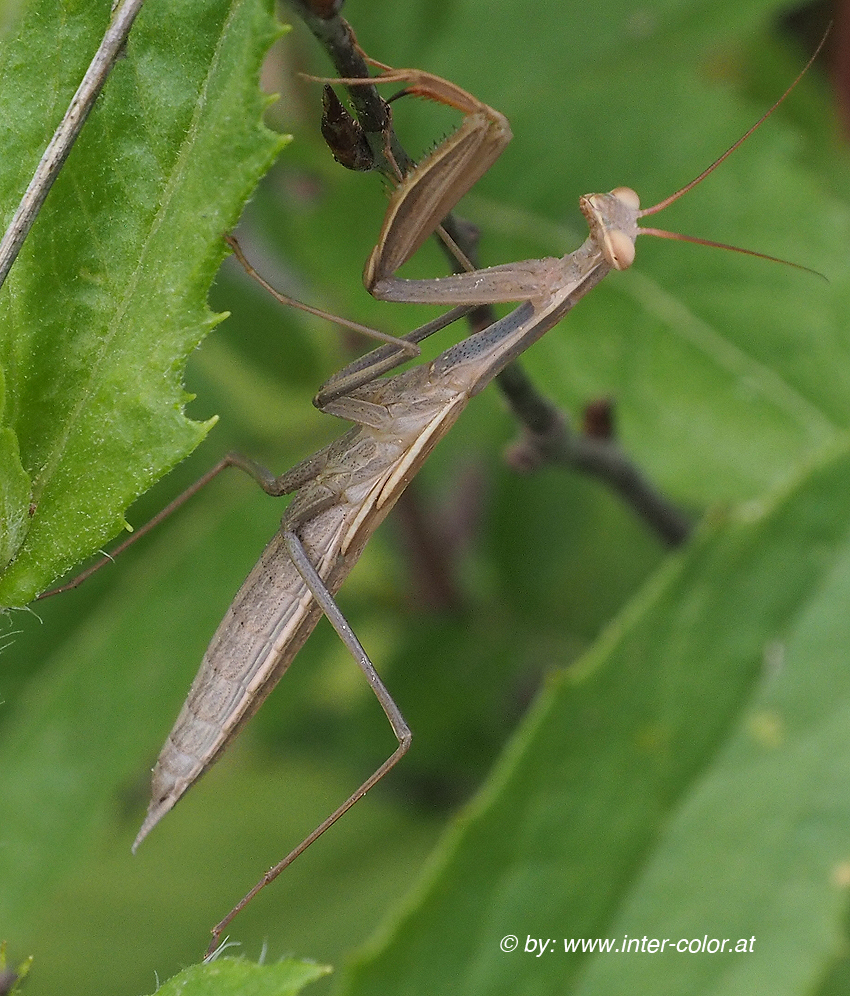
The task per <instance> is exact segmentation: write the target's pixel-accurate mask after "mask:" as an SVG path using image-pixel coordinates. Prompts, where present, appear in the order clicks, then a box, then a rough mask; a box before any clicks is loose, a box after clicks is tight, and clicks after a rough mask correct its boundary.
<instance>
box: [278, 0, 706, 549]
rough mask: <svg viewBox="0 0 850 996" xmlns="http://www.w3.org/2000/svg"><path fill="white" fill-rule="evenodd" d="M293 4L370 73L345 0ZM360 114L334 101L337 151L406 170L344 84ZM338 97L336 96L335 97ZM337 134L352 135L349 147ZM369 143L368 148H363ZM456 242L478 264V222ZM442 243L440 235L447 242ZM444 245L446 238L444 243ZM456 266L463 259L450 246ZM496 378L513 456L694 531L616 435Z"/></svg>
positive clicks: (356, 71)
mask: <svg viewBox="0 0 850 996" xmlns="http://www.w3.org/2000/svg"><path fill="white" fill-rule="evenodd" d="M290 3H291V4H292V6H293V8H294V9H295V10H296V12H297V13H298V15H299V16H300V17H301V19H302V20H303V21H304V23H305V24H306V25H307V27H308V29H309V30H310V31H311V32H312V34H313V35H314V36H315V38H316V39H317V40H318V41H319V42H320V44H321V45H322V46H323V48H324V49H325V51H326V52H327V54H328V56H329V58H330V60H331V62H332V63H333V64H334V67H335V69H336V70H337V73H338V74H339V76H341V77H347V78H358V79H367V78H368V77H369V76H370V75H371V74H370V72H369V64H368V63H367V61H366V59H365V57H364V54H363V52H362V51H361V49H360V47H359V46H358V45H357V39H356V37H355V35H354V32H353V30H352V29H351V27H350V25H349V24H348V22H347V21H345V20H344V19H343V18H342V17H340V16H339V10H340V8H341V7H342V0H290ZM346 89H347V90H348V93H349V96H350V98H351V102H352V105H353V107H354V110H355V113H356V117H357V121H356V122H354V121H353V119H351V123H349V122H347V121H345V120H344V118H342V117H341V114H344V113H347V112H345V111H344V108H342V105H339V106H338V107H337V106H336V105H333V112H332V114H333V116H334V125H333V126H334V128H336V129H337V134H339V135H342V136H343V138H341V139H332V143H331V144H332V148H333V149H334V155H335V156H336V158H337V159H338V160H339V161H341V162H343V164H344V165H349V163H348V162H345V161H344V160H346V159H349V160H350V161H351V162H356V165H353V166H351V165H349V168H354V169H375V170H378V171H379V172H381V173H383V174H384V175H385V176H388V177H390V178H391V179H395V178H396V168H398V169H399V170H401V172H402V173H406V172H407V171H408V170H410V169H411V168H412V167H413V165H414V163H413V160H412V159H411V158H410V157H409V156H408V155H407V153H406V152H405V151H404V149H403V148H402V146H401V143H400V142H399V140H398V138H397V136H396V134H395V132H394V131H393V128H392V118H391V114H390V111H389V105H388V104H387V103H386V102H385V101H384V100H383V99H382V98H381V96H380V95H379V94H378V91H377V88H376V87H374V86H360V85H352V86H348V87H347V88H346ZM337 104H338V101H337ZM334 142H337V143H339V142H343V143H350V144H349V145H348V146H347V147H345V148H340V146H339V144H337V145H336V146H334ZM366 146H368V149H369V150H370V152H369V154H365V153H364V151H363V150H364V148H365V147H366ZM443 228H444V229H445V230H446V231H447V232H448V234H449V235H450V237H451V239H452V240H453V241H454V242H455V243H456V245H457V246H458V248H459V249H460V250H461V251H462V253H463V254H464V255H465V256H466V258H467V259H468V260H470V261H471V262H472V263H473V265H475V266H477V265H478V241H479V233H478V229H477V228H476V227H475V226H474V225H472V224H470V223H469V222H467V221H464V220H462V219H459V218H457V217H456V216H454V215H449V216H448V217H447V218H446V219H445V220H444V221H443ZM441 245H442V243H441ZM443 248H444V249H446V247H445V246H443ZM446 254H447V256H448V257H449V259H450V260H451V265H452V268H453V269H456V268H457V265H458V264H457V262H456V260H455V258H454V257H453V256H452V255H451V252H450V251H449V250H448V249H446ZM495 320H496V315H495V312H494V310H493V308H492V307H490V306H489V305H484V306H482V307H479V308H476V309H474V311H472V312H471V313H470V315H469V317H468V319H467V321H468V322H469V324H470V325H471V326H472V330H473V332H475V331H478V330H480V329H483V328H486V327H487V326H489V325H491V324H492V323H493V322H494V321H495ZM497 383H498V385H499V388H500V390H501V391H502V393H503V394H504V396H505V398H506V400H507V402H508V405H509V406H510V408H511V411H512V412H513V414H514V416H515V417H516V418H517V420H518V421H519V422H520V424H521V425H522V427H523V435H522V439H521V441H520V442H519V443H518V444H515V445H514V447H513V448H512V450H511V459H512V460H513V462H514V464H515V465H517V464H522V465H523V466H525V467H526V469H530V468H531V467H537V466H539V465H540V464H542V463H544V462H549V463H555V464H558V465H561V466H564V467H568V468H570V469H572V470H578V471H580V472H582V473H585V474H588V475H590V476H592V477H594V478H596V479H597V480H600V481H602V482H603V483H604V484H606V485H607V486H608V487H609V488H610V489H611V490H612V491H614V492H615V493H616V494H618V495H620V497H621V498H622V499H623V501H624V502H625V503H626V504H627V505H628V506H629V507H630V508H631V509H632V510H633V511H634V512H635V513H636V514H638V515H639V516H640V517H641V518H642V519H643V520H644V521H645V522H646V523H647V525H648V526H649V527H650V528H651V529H653V530H654V531H655V533H656V534H657V535H658V536H659V537H660V538H661V539H662V540H663V541H664V542H665V543H667V544H669V545H670V546H676V545H678V544H680V543H682V542H684V541H685V540H686V539H687V537H688V535H689V533H690V529H691V526H690V523H689V522H688V520H687V518H686V517H685V516H684V515H683V514H682V513H681V512H680V511H679V510H678V509H677V508H676V507H675V506H674V505H673V504H672V503H671V502H670V501H669V500H668V499H666V498H665V497H664V495H662V494H661V493H660V491H658V489H657V488H656V487H655V486H654V485H652V484H651V483H650V482H649V480H648V479H647V478H646V476H645V475H644V474H643V473H642V472H641V471H640V470H639V468H638V467H637V466H636V465H635V464H634V463H633V462H632V461H631V460H630V459H629V458H628V456H626V454H625V453H624V452H623V451H622V450H621V449H620V447H619V446H618V444H617V441H616V439H615V438H613V437H611V438H600V437H594V436H589V435H585V434H582V433H578V432H575V431H573V430H572V429H571V428H570V423H569V419H568V418H567V416H566V415H565V414H564V413H563V412H562V411H561V410H560V409H559V408H558V407H557V406H556V405H555V404H554V403H553V402H551V401H550V400H549V399H547V398H546V397H544V396H543V395H542V394H541V393H540V392H539V391H538V390H537V388H536V387H535V385H534V384H533V382H532V381H531V380H530V378H529V377H528V376H527V374H526V373H525V372H524V371H523V369H522V367H521V366H520V365H519V363H517V362H514V363H512V364H511V365H510V366H509V367H508V368H507V369H506V370H505V371H503V372H502V373H501V374H499V376H498V378H497Z"/></svg>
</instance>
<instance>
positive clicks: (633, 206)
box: [611, 187, 640, 211]
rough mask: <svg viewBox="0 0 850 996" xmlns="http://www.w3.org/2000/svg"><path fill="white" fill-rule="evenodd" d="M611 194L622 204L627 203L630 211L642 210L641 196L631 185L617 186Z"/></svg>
mask: <svg viewBox="0 0 850 996" xmlns="http://www.w3.org/2000/svg"><path fill="white" fill-rule="evenodd" d="M611 194H612V195H613V196H614V197H616V198H617V200H618V201H620V202H621V203H622V204H625V206H626V207H627V208H628V209H629V210H630V211H639V210H640V197H638V195H637V194H636V193H635V192H634V190H632V188H631V187H615V188H614V189H613V190H612V191H611Z"/></svg>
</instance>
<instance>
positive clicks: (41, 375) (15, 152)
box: [0, 0, 281, 605]
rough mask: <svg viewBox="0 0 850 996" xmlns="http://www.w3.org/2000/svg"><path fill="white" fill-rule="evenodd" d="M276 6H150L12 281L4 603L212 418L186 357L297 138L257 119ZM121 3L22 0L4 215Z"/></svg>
mask: <svg viewBox="0 0 850 996" xmlns="http://www.w3.org/2000/svg"><path fill="white" fill-rule="evenodd" d="M267 7H268V5H267V4H266V3H265V2H261V0H217V2H214V3H205V4H199V3H197V2H192V0H183V2H180V3H172V4H168V5H167V14H166V13H165V12H164V10H165V8H163V9H162V10H161V9H160V5H158V4H157V2H156V0H154V2H152V3H149V4H147V5H146V6H145V8H144V9H143V11H142V12H141V14H140V15H139V17H138V19H137V22H136V24H135V27H134V29H133V32H132V34H131V37H130V40H129V42H128V45H127V50H126V56H125V57H124V58H122V59H120V60H119V62H118V64H117V65H116V66H115V68H114V71H113V73H112V75H111V77H110V79H109V81H108V83H107V85H106V87H105V90H104V92H103V94H102V95H101V97H100V99H99V100H98V103H97V105H96V107H95V109H94V111H93V112H92V114H91V116H90V118H89V120H88V122H87V124H86V127H85V129H84V132H83V135H82V136H81V138H80V139H79V140H78V142H77V145H76V147H75V148H74V150H73V151H72V153H71V155H70V157H69V159H68V161H67V163H66V165H65V168H64V170H63V172H62V174H61V175H60V177H59V179H58V181H57V182H56V184H55V186H54V188H53V190H52V191H51V194H50V196H49V198H48V200H47V203H46V205H45V207H44V209H43V211H42V213H41V216H40V218H39V219H38V221H37V223H36V225H35V227H34V228H33V231H32V233H31V235H30V237H29V239H28V241H27V243H26V245H25V248H24V250H23V252H22V253H21V256H20V257H19V259H18V261H17V263H16V265H15V267H14V269H13V272H12V274H11V275H10V278H9V281H8V282H7V285H6V287H5V288H4V290H3V293H2V296H0V327H2V329H3V335H2V339H0V363H1V364H2V367H3V370H4V374H5V406H4V409H3V412H2V417H3V440H4V450H5V452H6V453H7V454H9V455H12V454H13V453H14V447H15V446H17V449H18V451H19V453H20V462H19V463H18V462H11V461H10V462H9V463H8V464H7V463H6V462H4V463H3V465H2V470H3V473H4V474H8V475H9V477H8V482H7V483H6V484H5V485H4V486H3V494H4V498H5V505H6V507H5V508H4V510H3V511H4V516H3V520H2V522H0V529H2V531H3V533H4V536H3V539H2V542H0V547H2V548H3V550H4V551H5V553H6V562H8V561H9V560H12V561H13V563H12V565H11V566H10V567H9V569H8V570H7V572H6V575H5V577H4V579H3V581H2V582H0V604H5V605H24V604H26V602H28V601H29V600H30V599H31V598H32V597H33V595H34V594H36V593H37V592H38V591H40V590H42V589H44V588H45V587H46V586H47V585H48V584H49V583H50V582H51V581H52V580H53V579H54V578H56V577H57V576H58V575H60V574H61V573H63V572H64V571H66V570H67V569H68V568H70V567H71V566H73V565H74V564H75V563H77V562H78V561H79V560H80V559H82V558H83V557H84V556H86V555H88V554H90V553H91V552H93V551H95V550H97V548H98V547H99V546H101V545H102V544H103V543H104V542H105V541H106V540H107V539H109V538H110V537H112V536H114V535H115V534H116V533H117V532H118V531H119V530H120V529H121V528H122V527H123V526H124V512H125V510H126V508H127V506H128V505H129V504H130V502H131V501H132V500H133V499H134V498H135V497H137V496H138V495H139V494H141V493H142V492H143V491H145V490H146V489H147V488H148V487H149V486H150V484H151V483H152V482H153V481H155V480H157V479H158V478H159V477H161V476H162V475H163V474H164V473H165V472H166V471H167V470H169V469H170V468H171V467H172V466H174V464H176V463H177V462H178V461H180V460H182V459H183V458H184V457H185V456H186V455H187V454H188V453H189V452H190V451H191V450H192V449H193V448H194V447H195V446H197V444H198V443H199V442H200V440H201V439H202V438H203V437H204V435H205V434H206V432H207V431H208V430H209V428H210V427H211V425H212V424H213V422H214V420H207V421H206V422H204V423H200V422H196V421H193V420H191V419H188V418H187V417H186V416H185V414H184V411H183V409H184V406H185V404H186V402H187V401H188V400H189V399H190V395H187V393H186V392H185V390H184V388H183V384H182V374H183V366H184V364H185V361H186V358H187V356H188V355H189V353H190V352H191V351H192V350H193V349H194V348H195V347H196V346H197V344H198V343H199V342H200V340H201V338H202V337H203V336H204V335H205V334H206V333H207V331H209V329H210V328H212V326H213V325H215V324H216V323H217V322H219V321H220V320H221V318H222V317H224V316H222V315H214V314H213V313H212V312H210V310H209V308H208V307H207V305H206V294H207V291H208V289H209V286H210V283H211V282H212V279H213V276H214V275H215V272H216V270H217V269H218V266H219V264H220V262H221V260H222V258H223V256H224V254H225V246H224V244H223V242H222V241H221V235H222V233H223V232H225V231H227V230H228V229H230V228H231V227H232V226H233V225H234V224H235V223H236V221H237V219H238V217H239V214H240V212H241V209H242V206H243V204H244V203H245V201H246V199H247V197H248V196H249V194H250V193H251V191H252V189H253V188H254V186H255V185H256V183H257V180H258V179H259V177H260V175H261V174H262V173H263V172H264V171H265V170H266V169H267V167H268V165H269V163H270V162H271V160H272V158H273V157H274V155H275V154H276V152H277V151H278V150H279V148H280V145H281V142H280V140H279V139H278V138H276V137H275V136H273V135H272V134H271V132H269V131H268V130H267V129H266V128H265V127H264V126H263V125H262V123H261V120H260V119H261V115H262V112H263V107H264V100H263V98H262V97H261V95H260V93H259V91H258V88H257V76H258V72H259V66H260V62H261V60H262V57H263V55H264V53H265V51H266V49H267V48H268V46H269V45H270V44H271V42H272V40H273V39H274V37H275V35H276V34H277V33H278V29H277V28H276V27H275V25H274V24H273V22H272V20H271V18H270V16H269V12H268V9H267ZM108 17H109V2H108V0H101V2H99V3H98V4H88V5H85V6H84V7H80V6H79V5H78V4H72V3H66V4H64V5H57V4H55V3H53V2H50V3H46V2H36V0H33V2H31V3H29V4H26V5H21V9H20V11H19V12H18V19H17V20H16V21H15V23H14V24H13V25H12V27H11V29H10V31H9V32H8V34H7V37H6V39H5V42H4V45H3V49H2V53H0V93H2V97H0V100H2V105H0V117H1V118H2V120H3V121H4V122H5V125H6V132H5V138H4V148H5V149H6V155H5V156H4V160H3V167H2V172H3V175H2V177H0V193H2V199H1V200H0V203H2V205H3V215H4V217H5V218H9V217H11V214H12V212H13V211H14V208H15V207H16V204H17V198H18V197H19V196H20V192H21V191H22V190H23V189H24V187H25V186H26V181H27V179H28V176H29V173H30V171H31V169H32V168H33V166H34V163H35V162H36V161H37V159H38V157H39V155H40V153H41V150H42V149H43V147H44V144H45V143H46V141H47V139H48V137H49V135H50V133H51V131H52V129H53V128H54V127H55V124H56V123H58V120H59V117H60V116H61V113H62V111H63V110H64V108H65V106H66V105H67V102H68V100H69V99H70V97H71V95H72V94H73V91H74V89H75V87H76V85H77V83H78V82H79V79H80V77H81V76H82V72H83V71H84V68H85V66H86V64H87V62H88V60H89V58H90V57H91V55H92V54H93V53H94V50H95V48H96V46H97V43H98V41H99V38H100V35H101V34H102V32H103V30H104V28H105V26H106V24H107V21H108ZM46 52H50V57H46V56H45V54H44V53H46ZM66 56H67V57H66ZM24 472H25V473H26V474H28V475H29V477H30V478H31V485H30V488H29V489H26V490H25V488H24V487H23V482H24V480H25V478H24V476H23V473H24ZM27 527H28V528H27Z"/></svg>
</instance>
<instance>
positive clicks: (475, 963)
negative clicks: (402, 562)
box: [345, 445, 850, 996]
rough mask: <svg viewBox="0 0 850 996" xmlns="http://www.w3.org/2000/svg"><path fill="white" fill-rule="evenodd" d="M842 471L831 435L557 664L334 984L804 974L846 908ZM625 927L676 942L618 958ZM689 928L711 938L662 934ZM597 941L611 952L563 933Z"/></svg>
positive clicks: (717, 983) (606, 986)
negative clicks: (464, 804) (398, 900)
mask: <svg viewBox="0 0 850 996" xmlns="http://www.w3.org/2000/svg"><path fill="white" fill-rule="evenodd" d="M848 489H850V448H848V447H847V446H846V445H845V446H843V447H841V448H840V449H839V450H838V451H837V452H833V453H831V454H830V456H829V457H828V458H827V459H825V460H824V461H823V462H821V463H819V464H817V465H816V466H814V467H813V468H811V470H810V472H809V473H808V474H807V475H805V477H803V478H802V479H800V480H799V481H797V482H795V484H794V486H793V487H792V488H790V489H789V490H788V491H787V492H786V493H783V494H781V495H779V496H778V497H776V498H774V499H772V500H769V501H764V502H761V503H758V504H753V505H749V506H745V507H744V508H742V509H741V511H740V512H739V513H737V514H734V515H730V517H729V518H728V520H727V521H721V522H719V523H717V524H715V525H714V526H713V527H711V528H709V529H706V530H705V531H704V532H703V533H702V534H701V535H700V536H699V537H698V539H697V540H696V541H695V542H694V543H693V544H692V546H691V548H690V549H689V550H688V552H687V553H686V554H684V555H683V556H681V557H680V558H677V559H676V560H674V561H671V563H670V564H668V566H667V569H666V570H664V571H662V572H661V574H660V575H659V576H658V577H657V579H656V582H655V583H654V584H653V585H651V586H649V587H648V588H647V590H646V592H645V594H644V596H643V598H641V599H639V600H637V601H636V602H635V603H633V605H632V606H631V608H630V610H629V611H628V612H627V613H626V614H625V615H623V616H621V617H620V619H619V620H618V621H617V622H616V623H615V624H614V625H612V627H611V628H610V629H609V630H608V632H607V633H606V634H605V636H604V637H603V638H602V639H601V640H600V641H599V643H598V644H597V646H596V648H595V650H594V652H593V653H591V654H590V655H589V656H588V657H587V658H586V659H585V661H584V662H583V664H582V666H581V667H580V668H579V669H577V670H575V671H571V672H566V673H564V674H562V675H560V676H559V677H558V678H557V679H556V680H555V681H553V682H552V683H551V684H550V686H549V688H548V689H547V691H546V693H545V694H544V695H543V696H542V697H541V698H540V700H539V701H538V702H537V705H536V707H535V709H534V710H533V711H532V713H531V714H530V716H529V717H528V719H527V721H526V722H525V723H524V724H523V727H522V729H521V730H520V731H519V733H518V734H517V736H516V737H515V739H514V741H513V743H512V745H511V748H510V749H509V750H508V752H507V754H506V755H505V757H504V758H503V760H502V763H501V764H500V765H499V767H498V769H497V770H496V771H495V772H494V774H493V776H492V778H491V780H490V783H489V785H488V787H487V788H486V789H485V790H484V791H483V793H482V794H481V795H480V797H479V798H478V800H477V802H476V803H475V804H474V805H473V806H471V807H470V809H469V810H468V811H467V812H466V814H464V816H463V817H462V818H461V819H460V820H459V822H458V825H457V827H456V830H455V832H454V833H453V834H451V835H450V836H449V838H448V839H447V840H446V841H445V843H444V845H443V847H442V848H441V849H440V851H439V852H438V853H437V854H436V855H435V857H434V861H433V863H432V866H431V869H430V874H429V875H428V876H427V878H426V880H425V882H424V883H423V884H422V886H421V887H420V888H419V890H417V892H416V893H415V894H414V896H412V897H411V899H410V901H409V902H408V904H407V911H406V913H405V915H404V916H403V917H402V918H401V919H400V920H398V921H397V922H395V923H394V924H393V926H392V927H391V928H390V930H389V932H388V935H387V937H386V938H385V939H384V941H383V943H382V944H381V945H380V946H379V947H378V948H377V950H376V951H375V952H374V953H372V954H371V955H368V956H364V957H363V958H362V959H361V961H360V963H359V964H358V965H356V966H355V968H354V969H353V970H352V972H351V974H350V978H349V985H348V986H347V987H346V989H345V991H346V992H347V993H351V994H357V996H366V994H371V993H382V994H387V993H392V992H403V993H407V994H412V993H420V992H421V993H426V992H435V991H436V992H448V991H458V992H464V993H468V994H474V993H487V994H488V996H495V994H499V993H505V994H507V993H518V992H522V993H526V992H528V993H532V992H534V993H548V992H561V993H566V992H569V993H581V994H588V996H589V994H591V993H593V994H596V993H600V994H602V993H610V992H615V991H618V992H653V993H670V994H673V993H679V994H681V993H694V994H697V993H699V994H708V993H712V994H714V993H718V994H719V993H723V994H733V993H734V994H741V996H743V994H745V993H752V992H771V993H776V994H785V993H788V994H791V993H802V992H809V991H811V986H813V985H814V984H815V983H816V982H817V980H818V979H819V978H821V977H822V976H823V974H824V971H825V969H826V967H827V966H828V965H829V964H830V963H831V961H832V960H833V959H834V958H835V957H836V956H837V955H838V953H839V948H840V945H839V942H838V938H839V936H840V932H841V925H842V922H843V917H844V915H845V914H846V910H847V895H846V883H845V878H846V860H847V838H846V828H847V825H848V821H850V791H848V786H847V779H846V771H847V770H848V765H850V672H848V669H847V667H846V653H845V650H846V646H847V641H848V638H850V621H848V616H847V613H846V611H845V609H846V605H847V599H848V597H850V543H849V542H848V536H850V528H848V527H850V516H848V509H847V502H846V496H847V493H848ZM626 935H627V936H628V937H631V938H638V940H640V939H641V938H643V937H647V936H648V937H649V938H650V939H652V938H656V939H659V940H663V939H667V940H668V943H669V944H670V948H671V950H668V951H666V953H658V954H637V953H636V954H630V955H628V956H622V955H621V956H620V957H618V956H617V955H618V954H619V953H620V952H622V951H623V949H624V937H625V936H626ZM704 935H707V936H708V938H709V939H712V938H716V939H719V941H720V942H721V943H722V939H723V938H726V939H727V947H726V949H725V953H723V954H708V953H703V954H700V955H696V954H690V955H689V954H688V953H687V952H686V951H685V952H684V953H683V954H682V953H679V952H677V951H675V950H674V946H675V945H676V944H677V943H678V942H679V941H680V939H685V940H686V941H690V940H692V939H694V938H698V939H700V940H701V939H702V938H703V937H704ZM511 936H513V937H516V938H518V946H517V947H516V948H515V949H513V948H510V949H508V950H502V949H501V948H500V942H501V940H502V938H504V937H511ZM594 938H600V939H602V940H603V941H604V940H605V939H607V938H610V939H612V941H613V944H614V949H613V953H610V954H596V955H593V956H591V955H589V954H586V953H584V954H583V953H581V949H579V953H577V954H576V953H572V950H570V951H569V952H567V951H566V950H565V943H566V944H569V943H570V942H571V941H573V940H576V941H578V942H579V943H580V941H581V939H594ZM750 938H754V940H753V942H752V944H751V943H750ZM744 939H745V940H746V942H747V947H746V949H745V950H746V953H732V952H733V947H732V946H733V945H738V944H739V942H741V941H742V940H744ZM532 940H534V944H532ZM541 942H542V944H543V952H541V951H540V944H541ZM509 943H510V942H509ZM435 950H439V951H440V957H439V959H434V958H432V957H429V955H428V952H433V951H435ZM643 950H644V951H645V950H646V948H645V947H644V949H643ZM709 950H710V949H709ZM741 950H742V949H741V948H740V947H738V952H741Z"/></svg>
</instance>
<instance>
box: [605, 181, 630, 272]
mask: <svg viewBox="0 0 850 996" xmlns="http://www.w3.org/2000/svg"><path fill="white" fill-rule="evenodd" d="M623 189H625V188H623ZM629 193H631V194H634V191H629ZM634 197H635V200H637V194H635V195H634ZM602 251H603V253H604V255H605V259H607V260H608V262H609V263H610V264H611V266H613V267H614V269H615V270H628V268H629V267H630V266H631V265H632V263H634V261H635V242H634V239H632V238H629V236H628V235H626V234H625V232H621V231H619V230H618V229H616V228H612V229H610V230H609V231H607V232H606V233H605V240H604V243H603V246H602Z"/></svg>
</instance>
